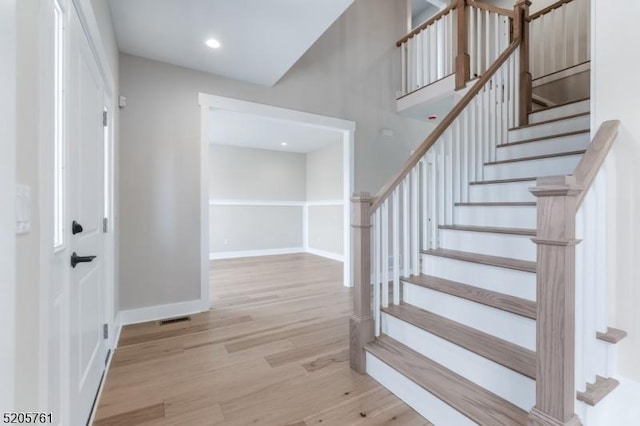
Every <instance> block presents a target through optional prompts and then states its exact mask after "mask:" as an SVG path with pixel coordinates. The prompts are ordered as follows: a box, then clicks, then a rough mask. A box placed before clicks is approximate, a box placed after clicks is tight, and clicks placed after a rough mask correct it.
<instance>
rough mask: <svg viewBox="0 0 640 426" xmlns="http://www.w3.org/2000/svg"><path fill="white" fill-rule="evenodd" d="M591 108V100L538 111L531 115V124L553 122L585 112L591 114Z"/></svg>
mask: <svg viewBox="0 0 640 426" xmlns="http://www.w3.org/2000/svg"><path fill="white" fill-rule="evenodd" d="M590 108H591V101H590V100H589V99H587V100H584V101H580V102H574V103H572V104H568V105H563V106H560V107H555V108H551V109H546V110H543V111H537V112H534V113H531V114H529V123H530V124H534V123H539V122H541V121H547V120H553V119H556V118H561V117H566V116H568V115H574V114H582V113H583V112H589V111H590Z"/></svg>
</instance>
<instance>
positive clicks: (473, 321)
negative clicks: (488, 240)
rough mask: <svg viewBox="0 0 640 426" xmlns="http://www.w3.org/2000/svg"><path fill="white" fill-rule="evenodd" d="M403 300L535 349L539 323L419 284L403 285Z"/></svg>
mask: <svg viewBox="0 0 640 426" xmlns="http://www.w3.org/2000/svg"><path fill="white" fill-rule="evenodd" d="M402 300H404V301H405V302H406V303H409V304H411V305H414V306H417V307H418V308H421V309H424V310H425V311H429V312H433V313H434V314H436V315H440V316H443V317H446V318H449V319H451V320H453V321H455V322H458V323H460V324H464V325H466V326H469V327H472V328H475V329H476V330H480V331H483V332H485V333H487V334H491V335H493V336H496V337H499V338H500V339H502V340H506V341H507V342H511V343H514V344H516V345H519V346H522V347H524V348H527V349H530V350H532V351H534V350H535V349H536V322H535V321H534V320H532V319H529V318H525V317H522V316H520V315H516V314H512V313H510V312H505V311H502V310H500V309H496V308H492V307H490V306H485V305H482V304H480V303H475V302H471V301H469V300H466V299H462V298H459V297H455V296H451V295H449V294H446V293H441V292H439V291H434V290H431V289H428V288H424V287H420V286H416V285H406V286H404V292H403V299H402Z"/></svg>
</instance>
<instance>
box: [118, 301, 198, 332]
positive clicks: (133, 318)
mask: <svg viewBox="0 0 640 426" xmlns="http://www.w3.org/2000/svg"><path fill="white" fill-rule="evenodd" d="M209 308H210V306H209V303H205V302H203V301H202V300H200V299H198V300H190V301H188V302H179V303H171V304H168V305H157V306H148V307H144V308H138V309H128V310H126V311H120V313H119V314H118V316H119V317H120V326H123V325H129V324H138V323H141V322H147V321H157V320H161V319H165V318H172V317H179V316H183V315H190V314H196V313H200V312H205V311H208V310H209Z"/></svg>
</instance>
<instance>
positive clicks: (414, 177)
mask: <svg viewBox="0 0 640 426" xmlns="http://www.w3.org/2000/svg"><path fill="white" fill-rule="evenodd" d="M410 175H411V231H410V233H411V271H412V273H413V274H414V275H420V271H419V270H418V264H419V263H418V257H419V255H420V250H419V248H418V237H419V235H420V234H419V233H418V206H419V201H418V170H417V168H415V167H414V168H413V169H412V170H411V173H410Z"/></svg>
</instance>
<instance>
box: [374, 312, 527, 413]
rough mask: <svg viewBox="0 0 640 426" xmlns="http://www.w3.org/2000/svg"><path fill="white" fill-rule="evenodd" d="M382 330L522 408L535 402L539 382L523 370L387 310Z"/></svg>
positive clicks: (383, 316)
mask: <svg viewBox="0 0 640 426" xmlns="http://www.w3.org/2000/svg"><path fill="white" fill-rule="evenodd" d="M382 332H383V333H384V334H386V335H388V336H391V337H393V338H394V339H395V340H397V341H399V342H400V343H403V344H404V345H406V346H409V347H410V348H411V349H413V350H414V351H416V352H418V353H420V354H422V355H424V356H425V357H427V358H429V359H431V360H432V361H435V362H437V363H438V364H440V365H442V366H444V367H446V368H448V369H449V370H451V371H453V372H454V373H457V374H459V375H461V376H463V377H464V378H466V379H467V380H470V381H472V382H473V383H475V384H477V385H479V386H481V387H483V388H485V389H487V390H488V391H489V392H493V393H494V394H496V395H498V396H499V397H501V398H503V399H505V400H507V401H509V402H511V403H513V404H515V405H517V406H518V407H520V408H522V409H523V410H526V411H529V410H530V409H531V407H533V406H534V405H535V391H536V383H535V381H534V380H532V379H530V378H528V377H526V376H523V375H522V374H520V373H516V372H515V371H513V370H510V369H508V368H506V367H504V366H502V365H500V364H498V363H495V362H493V361H491V360H489V359H487V358H485V357H483V356H480V355H478V354H476V353H474V352H471V351H469V350H467V349H464V348H462V347H460V346H458V345H456V344H454V343H451V342H449V341H448V340H445V339H442V338H440V337H438V336H436V335H434V334H431V333H429V332H427V331H424V330H422V329H421V328H418V327H416V326H414V325H412V324H409V323H407V322H404V321H402V320H400V319H398V318H396V317H394V316H392V315H387V314H385V313H383V314H382Z"/></svg>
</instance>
